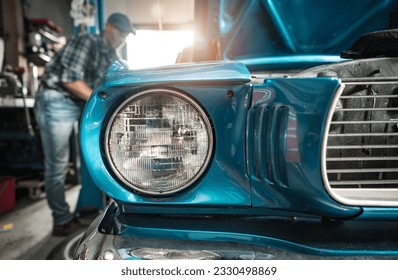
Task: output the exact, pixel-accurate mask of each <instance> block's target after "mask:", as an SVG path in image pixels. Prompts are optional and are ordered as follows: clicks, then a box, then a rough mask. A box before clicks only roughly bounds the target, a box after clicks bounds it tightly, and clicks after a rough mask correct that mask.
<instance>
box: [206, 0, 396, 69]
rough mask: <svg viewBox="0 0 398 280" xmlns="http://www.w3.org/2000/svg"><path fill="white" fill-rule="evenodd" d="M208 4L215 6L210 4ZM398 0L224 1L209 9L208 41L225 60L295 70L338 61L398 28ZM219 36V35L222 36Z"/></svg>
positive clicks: (210, 6) (217, 2) (221, 0)
mask: <svg viewBox="0 0 398 280" xmlns="http://www.w3.org/2000/svg"><path fill="white" fill-rule="evenodd" d="M209 3H213V2H210V1H209ZM397 3H398V1H397V0H383V1H380V0H362V1H352V0H335V1H323V0H322V1H319V0H306V1H302V0H253V1H238V0H233V1H232V0H220V1H216V2H215V3H213V4H209V6H208V17H211V18H213V19H214V21H218V29H217V28H214V25H213V27H212V26H211V24H209V26H208V27H207V29H208V31H207V37H208V40H210V42H211V40H213V41H214V40H216V41H217V42H218V44H219V56H220V58H221V59H230V60H241V61H244V62H245V63H246V64H247V65H261V64H267V65H274V66H275V67H276V68H278V67H279V68H284V69H286V68H289V67H292V64H291V63H295V64H297V65H299V64H301V63H304V64H305V65H304V66H305V67H308V66H311V64H315V65H316V64H317V62H318V63H319V64H320V63H322V64H324V63H327V62H335V61H337V60H339V57H340V53H341V52H342V51H343V50H346V49H348V48H349V47H350V46H351V45H352V43H353V42H354V41H355V40H356V39H357V38H359V37H360V36H361V35H363V34H365V33H369V32H373V31H376V30H382V29H388V28H391V27H393V26H396V23H395V22H394V18H395V16H394V14H395V11H396V10H397ZM217 33H218V34H217Z"/></svg>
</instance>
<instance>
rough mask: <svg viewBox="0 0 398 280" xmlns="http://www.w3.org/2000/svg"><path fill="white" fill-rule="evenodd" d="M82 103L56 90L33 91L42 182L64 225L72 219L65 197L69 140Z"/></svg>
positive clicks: (55, 214) (57, 219)
mask: <svg viewBox="0 0 398 280" xmlns="http://www.w3.org/2000/svg"><path fill="white" fill-rule="evenodd" d="M83 106H84V102H83V101H82V102H78V101H74V100H72V99H71V98H69V97H67V96H66V95H65V94H63V93H62V92H59V91H57V90H53V89H41V90H39V91H38V92H37V94H36V100H35V116H36V120H37V123H38V125H39V128H40V137H41V143H42V147H43V153H44V183H45V189H46V195H47V201H48V205H49V206H50V209H51V211H52V215H53V219H54V224H55V225H62V224H66V223H68V222H69V221H71V220H72V219H73V218H74V215H73V214H72V213H71V212H70V211H69V205H68V203H67V202H66V200H65V177H66V173H67V171H68V164H69V150H70V140H69V139H70V136H71V133H72V131H73V126H74V123H75V122H76V121H78V120H79V119H80V116H81V113H82V110H83Z"/></svg>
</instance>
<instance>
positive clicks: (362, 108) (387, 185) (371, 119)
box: [322, 78, 398, 206]
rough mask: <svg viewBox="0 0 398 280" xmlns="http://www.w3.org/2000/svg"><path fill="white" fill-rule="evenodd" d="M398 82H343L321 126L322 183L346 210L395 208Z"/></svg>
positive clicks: (397, 146) (397, 175) (396, 195)
mask: <svg viewBox="0 0 398 280" xmlns="http://www.w3.org/2000/svg"><path fill="white" fill-rule="evenodd" d="M397 87H398V81H395V80H393V79H371V78H369V79H366V80H365V79H353V78H352V79H346V80H343V83H342V86H341V87H340V89H339V91H338V92H337V93H336V96H335V99H334V101H333V103H332V106H331V110H330V112H329V116H328V120H327V123H326V126H325V132H326V133H325V134H324V141H323V143H324V144H323V151H322V166H323V168H322V169H323V170H322V171H323V178H324V181H325V185H326V188H327V190H328V192H329V193H330V195H331V196H332V197H333V198H335V199H336V200H337V201H339V202H341V203H343V204H346V205H362V206H398V89H397Z"/></svg>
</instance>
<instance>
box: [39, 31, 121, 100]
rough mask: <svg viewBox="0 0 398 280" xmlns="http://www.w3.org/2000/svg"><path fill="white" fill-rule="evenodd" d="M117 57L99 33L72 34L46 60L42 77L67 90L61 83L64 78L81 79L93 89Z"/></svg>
mask: <svg viewBox="0 0 398 280" xmlns="http://www.w3.org/2000/svg"><path fill="white" fill-rule="evenodd" d="M116 58H117V55H116V53H115V50H114V49H112V48H109V47H107V46H106V45H105V43H104V40H103V37H102V36H101V35H93V34H84V35H80V36H73V37H71V38H70V39H69V40H68V42H67V43H66V45H65V46H64V47H63V48H62V49H61V50H59V51H58V52H57V53H56V54H55V55H54V56H53V58H52V59H51V61H50V62H49V63H47V65H46V69H45V73H44V75H43V77H42V81H43V82H44V83H45V84H46V85H47V86H48V87H50V88H54V89H57V90H59V91H62V92H64V93H66V94H68V93H67V92H66V91H65V88H63V87H62V83H65V82H74V81H78V80H82V81H84V82H86V83H87V84H88V85H89V86H90V87H91V88H92V89H94V87H95V86H96V84H97V82H98V80H99V79H100V78H101V77H102V75H103V74H104V72H105V70H106V69H107V67H108V66H109V64H110V62H111V61H112V60H114V59H116Z"/></svg>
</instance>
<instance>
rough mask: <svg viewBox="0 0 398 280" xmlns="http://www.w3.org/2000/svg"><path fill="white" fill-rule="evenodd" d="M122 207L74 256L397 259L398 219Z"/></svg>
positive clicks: (98, 223)
mask: <svg viewBox="0 0 398 280" xmlns="http://www.w3.org/2000/svg"><path fill="white" fill-rule="evenodd" d="M119 210H120V209H119V208H118V206H117V205H116V204H115V203H112V204H110V205H109V206H108V208H107V209H106V210H105V211H104V212H103V213H102V214H101V215H100V216H98V217H97V218H96V220H95V221H94V222H93V223H92V224H91V225H90V227H89V228H88V230H87V231H86V233H85V234H84V236H83V237H82V239H81V241H80V243H79V245H78V247H77V250H76V254H75V259H79V260H94V259H101V260H147V259H156V260H162V259H229V260H234V259H235V260H252V259H253V260H255V259H263V260H264V259H268V260H278V259H284V260H287V259H397V258H398V250H396V249H394V248H398V246H397V240H396V238H394V236H397V234H398V227H397V225H396V223H395V222H393V221H392V222H374V221H370V222H366V221H338V222H334V221H325V220H319V219H313V218H307V219H302V218H301V219H300V220H298V219H293V218H291V219H283V220H281V219H279V218H272V217H265V218H264V217H256V218H253V217H250V218H248V217H235V218H233V217H228V218H225V217H224V218H219V219H216V220H214V219H213V218H198V217H189V218H186V217H174V218H165V217H161V216H151V217H147V216H127V217H126V216H125V215H124V214H120V212H119ZM375 223H376V224H375ZM372 229H373V230H372ZM361 232H368V234H367V235H366V236H364V235H361V234H360V233H361ZM381 235H382V236H383V238H380V236H381Z"/></svg>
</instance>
